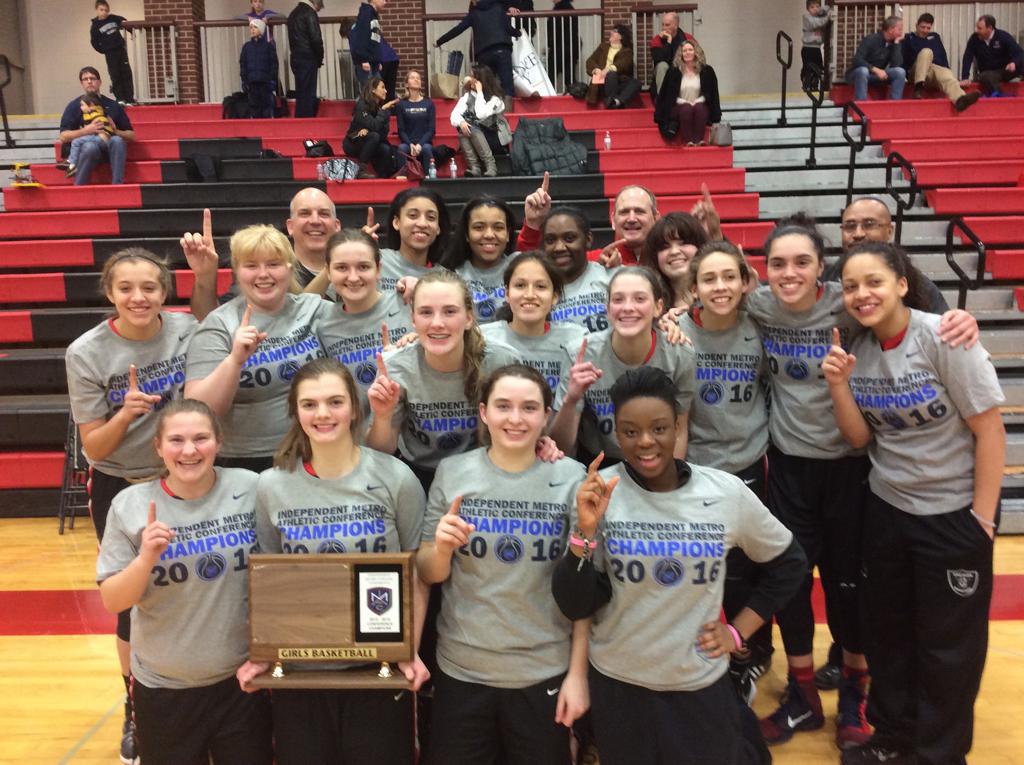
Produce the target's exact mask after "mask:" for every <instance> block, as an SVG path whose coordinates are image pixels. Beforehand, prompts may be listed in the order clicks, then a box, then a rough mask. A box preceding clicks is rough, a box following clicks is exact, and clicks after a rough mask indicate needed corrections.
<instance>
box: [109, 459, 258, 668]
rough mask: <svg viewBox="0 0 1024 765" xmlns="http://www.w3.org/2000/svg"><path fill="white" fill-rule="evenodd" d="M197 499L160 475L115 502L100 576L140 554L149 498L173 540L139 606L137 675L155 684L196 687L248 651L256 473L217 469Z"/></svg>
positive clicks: (135, 628) (135, 643)
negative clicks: (211, 482)
mask: <svg viewBox="0 0 1024 765" xmlns="http://www.w3.org/2000/svg"><path fill="white" fill-rule="evenodd" d="M216 471H217V480H216V482H215V483H214V485H213V488H212V489H211V490H210V492H209V493H208V494H207V495H206V496H205V497H201V498H200V499H193V500H185V499H180V498H178V497H175V496H173V495H172V494H171V493H170V491H169V490H168V489H166V488H165V484H164V482H163V481H162V480H157V481H149V482H147V483H140V484H136V485H134V486H129V487H128V488H127V489H125V490H124V491H122V492H121V493H120V494H118V495H117V496H116V497H114V501H113V503H112V504H111V506H110V516H109V517H108V518H107V529H106V532H105V533H104V534H103V543H102V544H101V545H100V555H99V558H98V559H97V561H96V580H97V581H98V582H103V581H104V580H105V579H108V578H109V577H111V576H113V575H114V574H116V573H118V572H119V571H122V570H123V569H124V568H125V567H126V566H127V565H128V564H129V563H131V562H132V561H133V560H135V558H136V557H138V554H139V549H140V548H141V546H142V532H143V530H145V528H146V523H147V519H148V515H149V503H150V502H151V501H153V502H156V517H157V520H158V521H160V522H162V523H165V524H167V525H168V526H170V527H171V528H172V529H173V530H174V532H175V536H174V539H173V540H172V541H171V544H170V546H169V547H168V548H167V550H166V551H165V552H164V554H163V555H161V556H160V560H159V562H158V563H157V564H156V565H155V566H153V569H152V571H151V572H150V575H149V583H148V584H147V585H146V589H145V591H144V592H143V593H142V598H141V599H140V600H139V602H138V603H137V604H136V605H135V606H133V607H132V674H133V675H134V676H135V677H137V678H138V679H139V682H141V683H142V684H143V685H145V686H146V687H148V688H198V687H201V686H205V685H212V684H213V683H217V682H220V681H221V680H224V679H225V678H228V677H231V676H232V675H234V674H235V670H236V669H238V667H239V666H241V664H242V663H243V662H244V661H245V660H246V659H247V658H248V656H249V627H248V619H249V616H248V609H249V571H248V567H249V554H250V553H251V552H253V551H254V549H255V547H256V528H255V524H256V514H255V511H254V506H255V503H256V478H257V477H256V474H255V473H252V472H249V471H248V470H240V469H237V468H216Z"/></svg>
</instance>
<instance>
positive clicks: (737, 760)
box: [590, 665, 771, 765]
mask: <svg viewBox="0 0 1024 765" xmlns="http://www.w3.org/2000/svg"><path fill="white" fill-rule="evenodd" d="M590 704H591V707H590V708H591V714H592V715H593V718H594V732H595V734H596V737H597V751H598V753H599V754H600V757H601V765H709V763H715V765H754V764H755V763H770V762H771V756H770V755H769V753H768V749H767V747H766V746H765V743H764V739H763V737H762V736H761V730H760V728H759V727H758V724H757V718H756V717H755V716H754V713H753V711H752V710H751V709H750V707H748V706H747V705H745V704H744V703H743V702H742V701H740V698H739V696H737V695H736V691H735V689H734V688H733V686H732V683H731V682H730V681H729V678H728V676H726V675H723V676H722V677H720V678H719V679H718V680H716V681H715V682H714V683H712V684H711V685H709V686H708V687H707V688H701V689H700V690H697V691H652V690H650V689H649V688H643V687H641V686H639V685H632V684H630V683H624V682H622V681H621V680H615V679H613V678H611V677H608V676H607V675H604V674H602V673H601V672H599V671H598V670H597V669H595V668H594V666H593V665H591V667H590Z"/></svg>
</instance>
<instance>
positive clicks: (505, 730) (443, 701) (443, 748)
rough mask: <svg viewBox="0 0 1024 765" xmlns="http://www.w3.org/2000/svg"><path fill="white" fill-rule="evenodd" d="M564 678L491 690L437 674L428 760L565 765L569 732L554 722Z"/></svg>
mask: <svg viewBox="0 0 1024 765" xmlns="http://www.w3.org/2000/svg"><path fill="white" fill-rule="evenodd" d="M564 677H565V676H564V675H558V676H556V677H552V678H551V679H549V680H545V681H544V682H542V683H538V684H537V685H531V686H529V687H527V688H494V687H492V686H490V685H482V684H480V683H467V682H464V681H462V680H456V679H455V678H454V677H449V676H448V675H446V674H444V672H441V671H438V673H437V675H435V676H434V704H433V707H434V710H433V711H434V720H433V723H432V725H431V741H430V751H429V752H428V754H427V760H426V762H427V763H428V765H499V763H500V765H569V763H570V762H571V761H572V760H571V758H570V755H569V729H568V728H566V727H565V726H564V725H559V724H557V723H556V722H555V707H556V705H557V704H558V693H559V691H560V690H561V687H562V679H563V678H564ZM552 691H554V693H552Z"/></svg>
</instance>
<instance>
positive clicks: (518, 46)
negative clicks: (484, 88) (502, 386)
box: [512, 32, 557, 98]
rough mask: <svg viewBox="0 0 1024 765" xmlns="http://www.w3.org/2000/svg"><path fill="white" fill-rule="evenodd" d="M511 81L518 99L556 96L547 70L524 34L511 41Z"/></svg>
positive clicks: (528, 37)
mask: <svg viewBox="0 0 1024 765" xmlns="http://www.w3.org/2000/svg"><path fill="white" fill-rule="evenodd" d="M512 81H513V83H514V84H515V89H516V95H517V96H519V97H520V98H530V97H532V96H554V95H557V94H556V93H555V88H554V86H553V85H552V84H551V79H550V78H549V77H548V72H547V69H545V68H544V64H543V63H542V62H541V60H540V56H538V55H537V51H536V50H535V49H534V47H533V43H532V42H530V36H529V35H527V34H526V33H525V32H524V33H523V34H521V35H519V37H517V38H516V39H514V40H513V41H512Z"/></svg>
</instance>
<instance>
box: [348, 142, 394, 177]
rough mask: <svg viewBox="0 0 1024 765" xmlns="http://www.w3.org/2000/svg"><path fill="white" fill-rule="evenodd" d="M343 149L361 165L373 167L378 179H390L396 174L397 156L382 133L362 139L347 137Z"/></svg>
mask: <svg viewBox="0 0 1024 765" xmlns="http://www.w3.org/2000/svg"><path fill="white" fill-rule="evenodd" d="M342 148H343V149H344V150H345V153H346V154H347V155H348V156H350V157H352V158H354V159H358V160H359V164H360V165H372V166H373V172H374V173H375V174H376V175H377V177H378V178H390V177H391V176H392V175H394V174H395V170H396V168H395V155H394V153H393V151H392V148H391V144H389V143H388V141H387V139H386V138H384V137H383V136H381V134H380V133H367V134H366V135H364V136H363V137H362V138H349V137H348V136H345V140H344V141H343V142H342Z"/></svg>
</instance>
